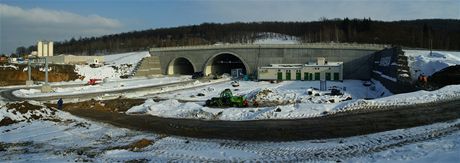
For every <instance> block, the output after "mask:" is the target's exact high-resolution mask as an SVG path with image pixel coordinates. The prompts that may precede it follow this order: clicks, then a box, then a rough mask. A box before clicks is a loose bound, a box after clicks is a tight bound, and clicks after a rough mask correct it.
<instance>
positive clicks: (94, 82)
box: [86, 79, 102, 85]
mask: <svg viewBox="0 0 460 163" xmlns="http://www.w3.org/2000/svg"><path fill="white" fill-rule="evenodd" d="M101 81H102V79H89V81H88V83H86V84H87V85H96V84H99V83H101Z"/></svg>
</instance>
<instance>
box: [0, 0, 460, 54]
mask: <svg viewBox="0 0 460 163" xmlns="http://www.w3.org/2000/svg"><path fill="white" fill-rule="evenodd" d="M321 17H326V18H345V17H348V18H364V17H366V18H368V17H370V18H371V19H373V20H386V21H390V20H402V19H403V20H409V19H426V18H444V19H447V18H449V19H460V0H342V1H340V0H278V1H275V0H249V1H248V0H187V1H186V0H157V1H154V0H21V1H19V0H0V53H8V54H9V53H11V52H14V51H15V49H16V48H17V47H19V46H26V47H27V46H30V45H32V44H35V42H36V41H37V40H53V41H63V40H69V39H70V38H72V37H75V38H77V39H78V38H79V37H80V36H81V37H87V36H101V35H105V34H112V33H119V32H128V31H133V30H143V29H150V28H159V27H174V26H180V25H191V24H201V23H203V22H218V23H226V22H235V21H243V22H249V21H312V20H319V19H320V18H321Z"/></svg>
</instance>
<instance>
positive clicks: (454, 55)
mask: <svg viewBox="0 0 460 163" xmlns="http://www.w3.org/2000/svg"><path fill="white" fill-rule="evenodd" d="M404 54H405V55H406V56H408V62H409V63H408V64H409V67H410V71H411V76H412V78H413V79H414V80H416V79H417V77H418V76H419V75H420V74H424V75H427V76H430V75H432V74H434V73H435V72H438V71H440V70H442V69H444V68H446V67H449V66H453V65H459V64H460V52H451V51H433V53H431V54H430V51H429V50H404Z"/></svg>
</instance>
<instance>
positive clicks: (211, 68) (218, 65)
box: [206, 53, 247, 75]
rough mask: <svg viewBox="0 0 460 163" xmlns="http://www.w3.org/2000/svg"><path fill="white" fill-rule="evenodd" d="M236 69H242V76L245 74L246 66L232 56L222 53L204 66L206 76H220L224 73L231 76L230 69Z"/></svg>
mask: <svg viewBox="0 0 460 163" xmlns="http://www.w3.org/2000/svg"><path fill="white" fill-rule="evenodd" d="M238 68H240V69H242V71H243V74H247V70H246V68H247V65H245V63H244V62H243V60H242V59H240V58H239V57H237V56H236V55H234V54H230V53H222V54H219V55H217V56H215V57H214V58H211V60H209V61H208V63H207V64H206V75H209V74H217V75H222V74H224V73H227V74H231V71H232V69H238Z"/></svg>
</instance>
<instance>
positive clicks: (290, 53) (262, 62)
mask: <svg viewBox="0 0 460 163" xmlns="http://www.w3.org/2000/svg"><path fill="white" fill-rule="evenodd" d="M315 45H316V44H315ZM319 45H321V46H319ZM326 45H330V46H326ZM338 45H340V46H338ZM381 48H383V47H382V46H370V47H365V46H364V45H360V46H344V45H342V44H333V45H331V44H318V45H316V46H307V45H263V46H259V45H238V46H237V45H226V46H204V47H189V48H182V47H177V48H158V49H151V50H150V53H151V54H152V55H158V56H159V58H160V65H161V73H162V74H167V68H168V65H169V64H170V62H171V61H173V60H174V59H175V58H179V57H184V58H187V59H188V60H189V61H190V62H191V63H192V64H193V67H195V68H196V69H195V70H194V71H195V72H198V71H206V70H205V67H206V65H207V64H209V62H210V61H212V59H213V57H215V56H217V55H219V54H233V55H235V56H237V57H239V58H241V59H242V61H243V63H245V64H246V66H247V72H248V74H250V75H251V74H256V70H257V67H261V66H268V65H270V64H304V63H307V62H314V61H316V58H317V57H325V58H326V60H328V61H330V62H343V63H344V65H343V68H344V69H343V73H344V76H343V77H344V79H370V78H371V73H370V72H371V68H372V64H371V62H372V59H371V54H372V53H374V52H376V51H378V50H381Z"/></svg>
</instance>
